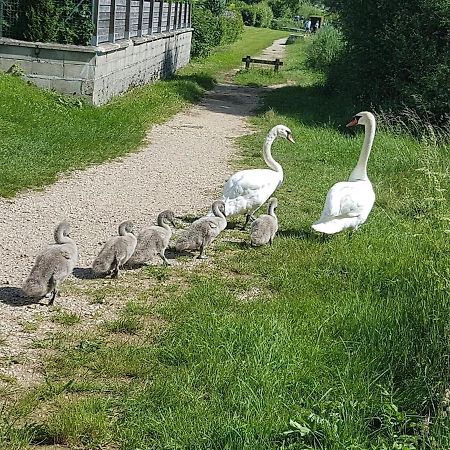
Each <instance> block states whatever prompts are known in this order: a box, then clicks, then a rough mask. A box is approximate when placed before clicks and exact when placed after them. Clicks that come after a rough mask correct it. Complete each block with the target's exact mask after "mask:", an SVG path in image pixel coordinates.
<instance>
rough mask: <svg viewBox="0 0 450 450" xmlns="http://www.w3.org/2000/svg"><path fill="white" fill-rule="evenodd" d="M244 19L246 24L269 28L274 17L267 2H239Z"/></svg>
mask: <svg viewBox="0 0 450 450" xmlns="http://www.w3.org/2000/svg"><path fill="white" fill-rule="evenodd" d="M238 5H239V10H240V11H241V15H242V20H243V21H244V24H245V25H248V26H254V27H261V28H268V27H270V24H271V22H272V19H273V12H272V9H271V8H270V6H269V5H268V4H267V3H265V2H260V3H254V4H250V5H249V4H246V3H243V2H241V3H239V4H238Z"/></svg>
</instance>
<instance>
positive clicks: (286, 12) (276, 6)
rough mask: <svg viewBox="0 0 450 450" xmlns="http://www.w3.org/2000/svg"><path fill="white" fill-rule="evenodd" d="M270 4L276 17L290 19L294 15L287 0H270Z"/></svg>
mask: <svg viewBox="0 0 450 450" xmlns="http://www.w3.org/2000/svg"><path fill="white" fill-rule="evenodd" d="M269 5H270V7H271V8H272V12H273V16H274V17H275V18H276V19H280V18H286V19H288V18H291V17H292V15H293V14H292V12H291V9H290V8H289V5H288V4H287V3H286V2H285V0H269ZM290 20H292V19H290Z"/></svg>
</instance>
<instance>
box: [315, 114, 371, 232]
mask: <svg viewBox="0 0 450 450" xmlns="http://www.w3.org/2000/svg"><path fill="white" fill-rule="evenodd" d="M355 125H364V126H365V136H364V143H363V146H362V149H361V154H360V155H359V160H358V163H357V164H356V167H355V168H354V169H353V172H352V173H351V174H350V178H349V179H348V181H343V182H340V183H336V184H335V185H334V186H333V187H332V188H331V189H330V190H329V191H328V194H327V198H326V200H325V206H324V208H323V211H322V215H321V216H320V219H319V220H318V221H317V222H316V223H314V224H313V225H312V228H313V229H314V230H316V231H319V232H320V233H325V234H334V233H338V232H339V231H342V230H345V229H347V228H352V229H354V230H356V229H357V228H358V227H359V226H360V225H361V224H363V223H364V222H365V221H366V219H367V217H368V215H369V213H370V211H371V210H372V207H373V204H374V202H375V193H374V191H373V188H372V183H371V182H370V180H369V178H368V177H367V161H368V159H369V155H370V150H371V149H372V144H373V140H374V137H375V128H376V122H375V117H374V116H373V114H372V113H370V112H367V111H363V112H360V113H358V114H356V116H354V117H353V119H352V120H351V122H350V123H348V124H347V126H348V127H353V126H355Z"/></svg>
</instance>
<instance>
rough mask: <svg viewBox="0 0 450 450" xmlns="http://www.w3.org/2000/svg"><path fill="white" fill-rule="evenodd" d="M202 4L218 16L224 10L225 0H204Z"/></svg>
mask: <svg viewBox="0 0 450 450" xmlns="http://www.w3.org/2000/svg"><path fill="white" fill-rule="evenodd" d="M202 6H203V7H204V8H205V9H208V10H209V11H211V12H212V13H213V14H215V15H216V16H220V15H222V14H223V13H224V12H225V8H226V0H204V2H203V3H202Z"/></svg>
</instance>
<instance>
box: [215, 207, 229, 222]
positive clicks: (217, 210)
mask: <svg viewBox="0 0 450 450" xmlns="http://www.w3.org/2000/svg"><path fill="white" fill-rule="evenodd" d="M212 212H213V214H214V215H215V216H216V217H220V218H222V219H225V220H226V217H225V216H224V215H223V213H222V211H221V210H220V209H219V206H218V205H213V207H212Z"/></svg>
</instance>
